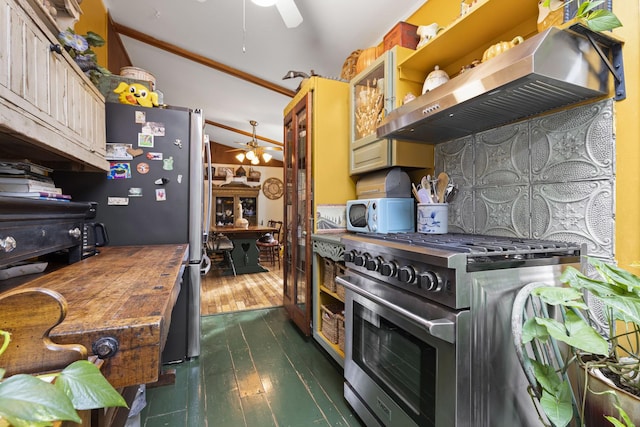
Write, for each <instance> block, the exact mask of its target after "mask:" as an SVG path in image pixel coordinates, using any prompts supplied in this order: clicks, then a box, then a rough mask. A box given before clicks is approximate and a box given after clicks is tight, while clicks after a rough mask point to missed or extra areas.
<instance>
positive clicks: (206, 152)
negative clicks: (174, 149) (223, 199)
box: [202, 136, 213, 247]
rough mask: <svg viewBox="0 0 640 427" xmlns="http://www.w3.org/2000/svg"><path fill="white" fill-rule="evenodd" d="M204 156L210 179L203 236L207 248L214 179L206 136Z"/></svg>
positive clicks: (208, 142) (206, 189)
mask: <svg viewBox="0 0 640 427" xmlns="http://www.w3.org/2000/svg"><path fill="white" fill-rule="evenodd" d="M204 155H205V158H206V159H207V177H208V179H207V180H206V186H205V191H206V192H207V197H205V199H206V200H207V205H206V207H203V208H204V209H205V212H204V218H205V224H204V230H203V233H202V234H203V236H202V240H203V243H204V245H205V247H206V244H207V241H208V240H209V231H210V230H211V216H212V212H211V208H212V205H211V192H212V190H213V177H212V176H211V173H212V168H211V142H210V141H209V138H207V137H206V136H205V138H204Z"/></svg>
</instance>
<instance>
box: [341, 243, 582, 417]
mask: <svg viewBox="0 0 640 427" xmlns="http://www.w3.org/2000/svg"><path fill="white" fill-rule="evenodd" d="M342 242H343V243H344V245H345V255H344V261H345V265H346V267H347V270H346V274H345V275H344V276H341V277H339V278H338V279H337V280H338V281H339V283H341V284H342V285H343V286H344V287H345V288H346V301H345V331H346V345H345V365H344V375H345V385H344V394H345V398H346V399H347V401H348V402H349V403H350V404H351V406H352V407H353V408H354V409H355V411H356V412H357V413H358V415H359V416H360V417H361V418H362V419H363V421H364V422H365V423H366V424H367V426H403V427H404V426H421V427H425V426H438V427H441V426H442V427H444V426H446V427H451V426H516V425H517V426H529V425H531V426H533V425H538V422H537V420H538V417H537V415H536V413H535V409H534V407H533V405H532V402H531V399H530V397H529V395H528V393H527V382H526V379H525V378H524V375H523V374H522V370H521V368H520V365H519V363H518V361H517V359H516V357H515V353H514V350H513V344H512V339H511V305H512V301H513V298H514V296H515V294H516V293H517V291H518V290H519V289H520V288H521V287H522V286H524V285H525V284H527V283H530V282H534V281H542V282H547V283H549V284H552V283H557V279H558V277H559V275H560V274H561V272H562V270H563V269H564V268H565V267H566V266H567V265H573V266H579V264H580V256H581V255H582V254H586V252H585V248H584V247H583V246H581V245H579V244H571V243H564V242H553V241H544V240H532V239H518V238H508V237H497V236H486V235H469V234H443V235H429V234H418V233H397V234H349V235H346V236H344V237H343V238H342Z"/></svg>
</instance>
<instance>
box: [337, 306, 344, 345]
mask: <svg viewBox="0 0 640 427" xmlns="http://www.w3.org/2000/svg"><path fill="white" fill-rule="evenodd" d="M336 317H337V318H338V348H339V349H340V351H342V352H344V316H343V315H342V314H338V315H337V316H336Z"/></svg>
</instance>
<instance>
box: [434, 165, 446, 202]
mask: <svg viewBox="0 0 640 427" xmlns="http://www.w3.org/2000/svg"><path fill="white" fill-rule="evenodd" d="M447 185H449V175H447V173H446V172H440V173H439V174H438V182H437V183H436V197H437V198H438V203H444V192H445V190H446V189H447Z"/></svg>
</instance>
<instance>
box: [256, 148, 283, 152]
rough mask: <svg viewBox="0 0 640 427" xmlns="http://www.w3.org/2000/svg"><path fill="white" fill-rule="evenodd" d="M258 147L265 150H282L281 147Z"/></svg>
mask: <svg viewBox="0 0 640 427" xmlns="http://www.w3.org/2000/svg"><path fill="white" fill-rule="evenodd" d="M260 148H262V149H263V150H267V151H282V147H260Z"/></svg>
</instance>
